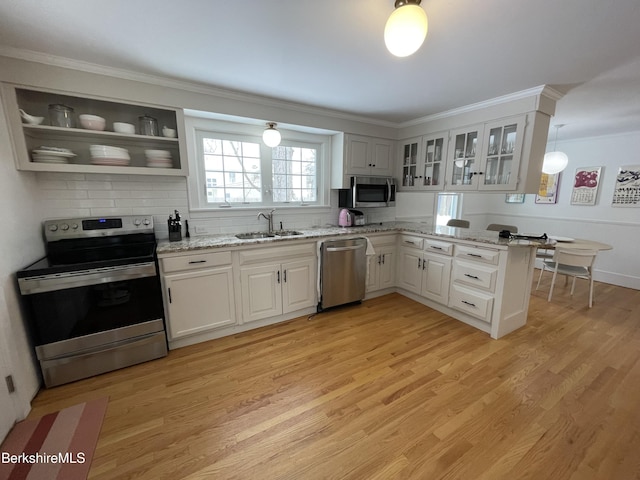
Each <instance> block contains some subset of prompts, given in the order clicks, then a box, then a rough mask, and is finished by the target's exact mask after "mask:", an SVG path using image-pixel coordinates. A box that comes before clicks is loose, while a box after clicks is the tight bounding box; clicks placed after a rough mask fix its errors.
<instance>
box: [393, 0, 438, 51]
mask: <svg viewBox="0 0 640 480" xmlns="http://www.w3.org/2000/svg"><path fill="white" fill-rule="evenodd" d="M396 3H397V2H396ZM419 3H420V2H417V3H405V4H404V5H401V6H399V7H398V8H396V9H395V10H394V11H393V13H392V14H391V16H390V17H389V19H388V20H387V24H386V25H385V27H384V43H385V44H386V45H387V49H388V50H389V51H390V52H391V53H392V54H393V55H395V56H396V57H408V56H409V55H411V54H412V53H414V52H416V50H418V49H419V48H420V46H421V45H422V43H423V42H424V39H425V37H426V36H427V29H428V26H429V24H428V20H427V14H426V12H425V11H424V10H423V9H422V7H420V5H419Z"/></svg>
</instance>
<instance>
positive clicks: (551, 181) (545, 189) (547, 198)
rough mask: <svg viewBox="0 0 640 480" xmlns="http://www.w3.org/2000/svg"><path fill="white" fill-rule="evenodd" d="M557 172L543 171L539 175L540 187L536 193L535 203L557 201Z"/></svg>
mask: <svg viewBox="0 0 640 480" xmlns="http://www.w3.org/2000/svg"><path fill="white" fill-rule="evenodd" d="M559 186H560V174H559V173H552V174H549V173H543V174H542V176H541V177H540V188H539V189H538V193H537V194H536V203H539V204H552V203H556V202H557V201H558V187H559Z"/></svg>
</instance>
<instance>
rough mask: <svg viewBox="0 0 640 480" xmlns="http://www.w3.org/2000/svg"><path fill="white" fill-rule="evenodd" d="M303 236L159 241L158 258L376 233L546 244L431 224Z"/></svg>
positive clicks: (325, 230)
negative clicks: (193, 252)
mask: <svg viewBox="0 0 640 480" xmlns="http://www.w3.org/2000/svg"><path fill="white" fill-rule="evenodd" d="M297 231H298V232H301V233H302V235H292V236H284V237H278V236H275V237H268V238H253V239H247V240H241V239H239V238H236V236H235V235H234V234H220V235H202V236H196V237H191V238H186V239H183V240H181V241H179V242H169V241H168V240H160V241H159V242H158V247H157V253H158V255H159V256H162V255H168V254H172V253H180V252H190V251H195V250H203V249H209V248H222V247H241V246H249V245H272V244H282V243H283V242H291V241H296V240H316V239H321V238H325V237H335V236H341V235H349V236H353V235H367V234H373V233H384V232H390V233H402V232H406V233H419V234H423V235H430V236H435V237H442V239H443V240H445V239H453V240H462V241H469V242H477V243H485V244H488V245H494V246H502V247H518V246H520V247H531V246H541V245H544V244H545V242H544V241H539V240H522V239H507V238H500V237H498V232H492V231H488V230H469V229H468V228H456V227H446V226H433V225H431V224H428V223H419V222H384V223H375V224H371V225H364V226H360V227H346V228H345V227H334V226H326V227H316V228H309V229H298V230H297ZM554 243H555V242H554Z"/></svg>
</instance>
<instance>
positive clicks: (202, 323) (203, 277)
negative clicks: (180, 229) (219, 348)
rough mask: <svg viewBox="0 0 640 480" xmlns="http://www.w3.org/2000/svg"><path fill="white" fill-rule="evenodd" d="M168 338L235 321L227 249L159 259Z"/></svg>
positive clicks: (197, 332)
mask: <svg viewBox="0 0 640 480" xmlns="http://www.w3.org/2000/svg"><path fill="white" fill-rule="evenodd" d="M160 270H161V282H162V286H163V291H164V300H165V310H166V314H167V318H166V323H167V330H168V337H169V341H172V340H176V339H179V338H182V337H186V336H190V335H195V334H199V333H203V332H206V331H210V330H214V329H217V328H221V327H226V326H229V325H235V324H236V320H237V317H236V311H235V300H234V284H233V269H232V266H231V253H230V252H215V253H206V254H191V255H180V256H176V257H171V258H165V259H161V260H160Z"/></svg>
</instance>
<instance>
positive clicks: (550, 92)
mask: <svg viewBox="0 0 640 480" xmlns="http://www.w3.org/2000/svg"><path fill="white" fill-rule="evenodd" d="M537 95H541V96H545V97H548V98H551V99H553V100H558V99H560V98H562V96H563V95H562V93H560V92H559V91H557V90H555V89H553V88H551V87H549V86H548V85H539V86H537V87H533V88H528V89H526V90H521V91H519V92H514V93H509V94H507V95H502V96H501V97H495V98H491V99H489V100H483V101H481V102H477V103H471V104H469V105H465V106H463V107H458V108H453V109H451V110H446V111H444V112H440V113H434V114H433V115H427V116H425V117H420V118H416V119H413V120H409V121H407V122H402V123H400V124H399V125H398V127H399V128H405V127H413V126H414V125H420V124H422V123H427V122H431V121H434V120H440V119H443V118H449V117H453V116H455V115H460V114H464V113H469V112H473V111H475V110H480V109H482V108H487V107H492V106H495V105H501V104H504V103H509V102H512V101H514V100H521V99H523V98H529V97H533V96H537Z"/></svg>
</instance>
